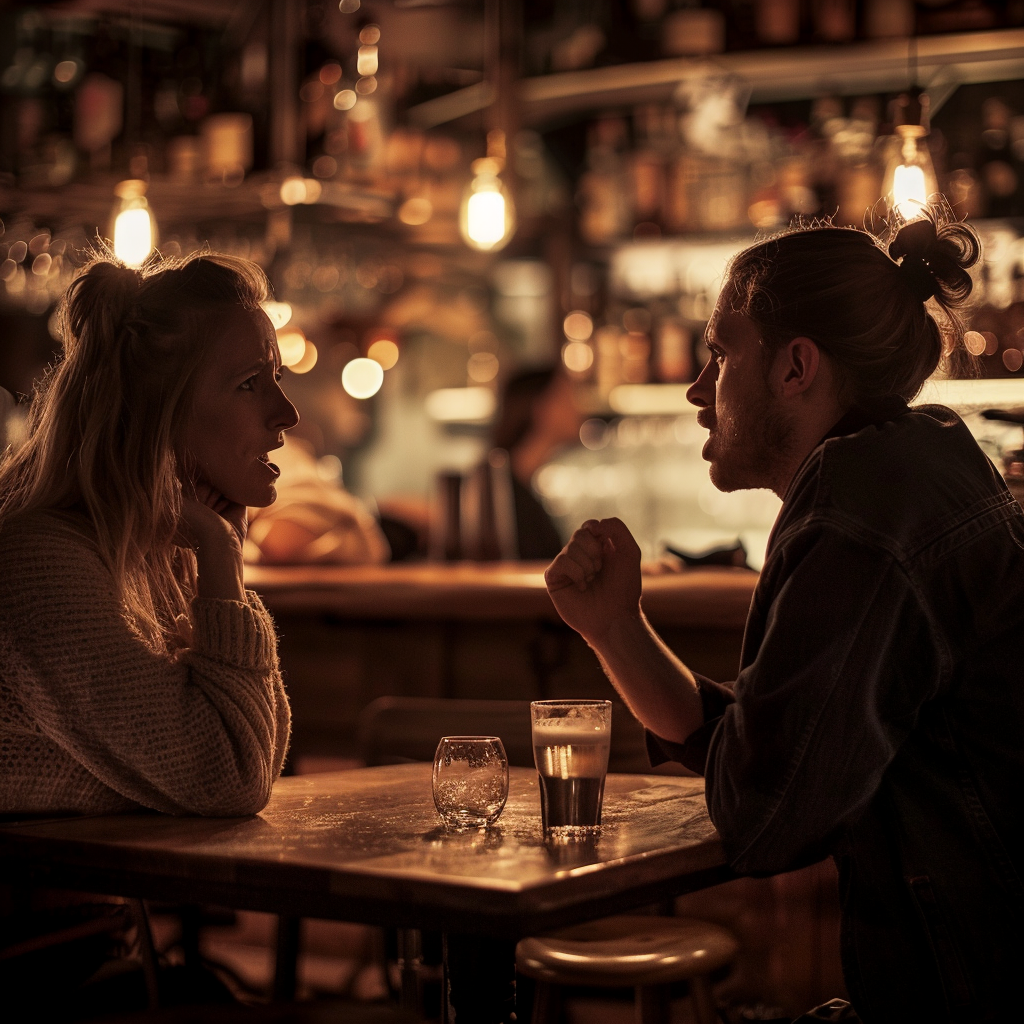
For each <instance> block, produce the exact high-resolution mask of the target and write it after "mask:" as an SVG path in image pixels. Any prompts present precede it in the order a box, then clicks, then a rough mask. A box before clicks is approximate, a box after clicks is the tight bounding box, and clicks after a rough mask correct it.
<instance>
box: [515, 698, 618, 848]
mask: <svg viewBox="0 0 1024 1024" xmlns="http://www.w3.org/2000/svg"><path fill="white" fill-rule="evenodd" d="M530 714H531V718H532V726H533V759H534V762H535V763H536V765H537V773H538V774H539V776H540V806H541V817H542V819H543V822H544V831H545V832H554V833H563V834H566V833H568V834H571V833H574V832H579V833H586V832H588V831H593V830H594V829H596V828H597V827H598V826H599V825H600V824H601V798H602V797H603V795H604V777H605V774H606V773H607V771H608V748H609V745H610V743H611V736H612V703H611V701H609V700H535V701H533V702H532V703H531V704H530Z"/></svg>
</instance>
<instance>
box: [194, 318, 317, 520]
mask: <svg viewBox="0 0 1024 1024" xmlns="http://www.w3.org/2000/svg"><path fill="white" fill-rule="evenodd" d="M214 337H215V340H214V342H213V344H212V346H211V347H210V350H209V352H208V353H207V354H206V358H205V359H204V361H203V363H202V365H201V366H200V367H199V370H198V372H197V378H196V387H195V395H194V404H193V408H192V415H191V419H190V420H189V423H188V425H187V427H186V429H185V436H184V446H185V450H186V452H187V453H188V455H189V456H190V459H189V461H190V462H191V463H192V464H193V465H194V466H195V467H196V470H195V472H196V475H197V476H198V478H199V480H200V481H205V482H206V483H208V484H210V485H211V486H212V487H213V488H214V489H215V490H217V491H219V492H220V493H221V494H222V495H223V496H224V497H225V498H227V499H228V501H233V502H236V503H237V504H239V505H248V506H251V507H257V508H262V507H264V506H266V505H269V504H271V503H272V502H273V501H274V499H275V498H276V497H277V490H276V488H275V486H274V484H275V482H276V480H277V477H278V471H277V467H276V466H275V465H274V464H273V463H272V462H271V461H270V460H269V459H268V458H267V454H268V452H271V451H273V450H274V449H275V448H280V447H281V445H282V444H283V443H284V438H283V436H282V434H283V432H284V431H285V430H287V429H288V428H289V427H294V426H295V424H296V423H298V421H299V414H298V413H297V412H296V411H295V406H294V405H292V403H291V402H289V401H288V399H287V397H285V393H284V392H283V391H282V390H281V384H280V376H281V355H280V353H279V352H278V348H277V336H276V335H275V333H274V328H273V325H272V324H271V323H270V320H269V318H268V317H267V315H266V314H265V313H264V312H263V311H262V310H254V311H252V310H245V309H238V310H235V311H232V312H230V313H229V314H228V315H227V316H225V317H224V318H223V319H222V320H221V329H220V330H219V331H218V332H217V333H216V334H215V336H214Z"/></svg>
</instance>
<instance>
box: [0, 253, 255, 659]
mask: <svg viewBox="0 0 1024 1024" xmlns="http://www.w3.org/2000/svg"><path fill="white" fill-rule="evenodd" d="M266 296H267V279H266V276H265V275H264V273H263V271H262V270H261V269H260V268H259V267H258V266H256V265H255V264H253V263H250V262H248V261H247V260H242V259H237V258H235V257H231V256H222V255H217V254H211V253H200V254H194V255H192V256H189V257H186V258H182V259H160V258H159V257H158V258H156V259H154V260H151V261H150V262H148V263H147V264H146V265H145V267H144V268H142V269H139V270H136V269H133V268H131V267H128V266H125V265H124V264H123V263H122V262H120V261H119V260H117V259H116V258H114V257H113V256H112V255H111V254H110V253H108V252H105V251H103V252H100V253H98V254H97V255H96V256H95V258H94V259H93V260H92V261H91V262H90V263H89V264H88V265H87V266H86V267H85V268H84V270H83V271H82V273H81V274H80V276H79V277H78V278H76V280H75V281H74V282H73V283H72V284H71V286H70V287H69V288H68V290H67V291H66V292H65V294H64V296H63V297H62V299H61V301H60V305H59V307H58V310H57V322H58V324H59V326H60V336H61V341H62V343H63V349H64V351H63V356H62V358H60V359H59V360H57V361H56V362H55V363H54V364H53V365H52V366H51V367H50V368H49V369H48V371H47V372H46V374H45V375H44V377H43V378H42V380H41V381H39V382H38V383H37V385H36V387H35V391H34V394H33V397H32V404H31V408H30V410H29V417H28V438H27V440H26V442H25V444H24V445H23V446H22V447H21V448H20V449H18V450H17V451H16V452H8V453H7V455H6V456H4V455H3V453H0V527H2V525H3V523H4V522H5V521H7V520H9V519H11V518H12V517H14V516H16V515H19V514H21V513H25V512H31V511H38V510H50V511H56V512H76V513H79V514H84V515H85V516H86V517H87V518H88V520H89V521H90V523H91V526H92V530H93V533H94V537H95V542H96V544H97V550H98V552H99V554H100V557H101V558H102V559H103V561H104V563H105V564H106V565H107V567H108V568H109V569H110V572H111V575H112V576H113V580H114V585H115V587H117V589H118V596H119V597H120V598H121V600H122V601H123V603H124V606H125V608H126V610H127V613H128V616H129V619H130V621H131V623H132V625H133V627H134V628H135V629H136V630H137V631H138V633H139V634H140V636H142V637H143V638H144V639H145V640H146V641H147V642H148V643H150V644H151V645H152V646H153V647H154V649H157V650H168V649H170V648H173V647H176V646H180V645H181V644H182V643H183V642H185V641H187V637H185V636H183V635H182V630H183V629H184V630H185V631H187V622H188V611H189V607H190V604H191V597H192V594H191V591H193V590H194V586H195V561H194V558H193V557H192V556H191V554H189V553H187V552H184V551H182V550H181V549H180V548H177V547H176V546H175V544H174V538H175V534H176V532H177V527H178V519H179V515H180V510H181V501H182V487H181V478H182V476H183V472H182V464H181V463H182V457H183V456H184V455H185V454H186V453H185V452H184V451H183V448H182V441H183V432H184V429H185V427H186V426H187V424H188V421H189V417H190V415H191V412H192V402H193V395H194V391H195V382H196V377H197V371H198V369H199V367H200V365H201V364H202V362H203V359H204V357H205V355H206V353H207V352H208V351H209V349H210V347H211V345H212V343H213V341H214V339H215V338H216V336H217V334H218V332H220V331H222V330H224V329H225V327H226V326H227V325H228V323H229V322H230V320H231V317H232V316H233V315H237V314H238V313H239V312H242V311H248V312H250V313H259V315H262V313H261V312H260V309H259V304H260V302H261V301H262V300H263V299H265V298H266Z"/></svg>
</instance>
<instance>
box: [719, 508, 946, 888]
mask: <svg viewBox="0 0 1024 1024" xmlns="http://www.w3.org/2000/svg"><path fill="white" fill-rule="evenodd" d="M766 570H767V572H766V573H765V574H763V578H762V584H763V585H764V587H765V595H766V596H765V608H766V613H765V614H764V617H763V630H764V632H763V637H762V640H761V643H760V645H759V646H758V648H757V654H756V656H755V657H754V659H753V661H752V662H751V663H750V664H748V665H746V666H745V667H744V668H743V669H742V671H741V672H740V675H739V677H738V678H737V680H736V684H735V695H736V700H735V703H733V704H731V705H729V706H726V707H724V708H723V709H722V712H721V718H720V720H719V721H718V722H717V724H716V725H715V726H714V729H713V734H712V736H711V737H710V743H709V748H708V754H707V766H706V778H707V789H706V794H707V801H708V810H709V812H710V815H711V819H712V821H714V823H715V826H716V827H717V829H718V831H719V834H720V835H721V837H722V841H723V844H724V846H725V850H726V853H727V855H728V857H729V860H730V863H731V864H732V866H733V867H734V868H736V869H737V870H738V871H741V872H744V873H748V874H772V873H776V872H780V871H788V870H792V869H794V868H796V867H800V866H802V865H804V864H809V863H813V862H815V861H817V860H820V859H822V858H823V857H824V856H826V855H827V854H828V853H829V852H831V849H832V848H833V846H834V844H835V841H836V840H837V838H838V837H839V836H840V835H841V834H842V832H843V830H844V829H845V827H846V826H847V825H849V824H851V823H853V822H854V821H856V819H857V818H858V816H859V815H860V814H861V813H862V812H863V811H864V810H865V808H866V807H867V805H868V803H869V802H870V801H871V799H872V797H873V796H874V794H875V792H876V790H877V789H878V786H879V784H880V782H881V779H882V776H883V774H884V772H885V770H886V768H887V767H888V765H889V764H890V762H891V761H892V760H893V758H894V757H895V756H896V753H897V751H898V749H899V747H900V744H901V743H902V741H903V740H904V739H905V737H906V736H907V734H908V733H909V731H910V729H911V728H912V726H913V723H914V721H915V719H916V717H917V714H918V711H919V709H920V707H921V705H922V704H923V703H924V702H925V701H926V700H928V699H929V698H930V697H932V696H934V695H935V693H936V692H937V690H938V687H939V680H940V677H941V674H942V673H941V662H942V660H943V659H942V656H941V653H940V645H939V644H938V643H937V642H936V641H935V638H934V636H933V630H932V626H931V622H930V620H929V617H928V616H927V614H926V613H925V611H924V610H923V608H922V607H921V605H920V603H919V600H918V597H917V593H916V591H915V588H914V587H913V585H912V582H911V581H910V580H909V579H908V577H907V576H906V574H905V572H904V571H903V569H902V567H901V566H900V565H899V564H898V562H897V561H896V560H895V559H894V558H893V557H892V556H891V555H890V554H889V553H888V552H886V551H884V550H880V549H879V548H878V547H876V546H873V545H869V544H867V543H865V542H862V541H860V540H858V539H856V538H853V537H851V536H847V535H846V534H845V533H844V532H843V531H841V530H840V529H839V528H837V527H835V526H825V525H822V524H815V525H813V526H810V527H805V528H803V529H802V530H801V531H800V532H799V533H798V534H796V535H794V536H792V537H791V538H789V539H788V540H785V539H784V540H783V541H782V542H781V543H780V545H779V548H777V550H776V551H775V552H773V556H772V558H771V560H770V562H769V564H768V565H766Z"/></svg>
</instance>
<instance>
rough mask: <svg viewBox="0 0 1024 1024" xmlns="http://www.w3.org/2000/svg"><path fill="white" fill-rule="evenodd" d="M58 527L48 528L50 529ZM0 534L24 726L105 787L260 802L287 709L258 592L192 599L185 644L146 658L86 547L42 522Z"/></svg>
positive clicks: (248, 808) (163, 801) (180, 801)
mask: <svg viewBox="0 0 1024 1024" xmlns="http://www.w3.org/2000/svg"><path fill="white" fill-rule="evenodd" d="M55 524H56V525H55ZM12 533H13V535H10V534H8V532H7V530H5V533H4V536H3V538H2V542H0V579H2V580H3V581H4V585H3V587H2V588H0V629H2V630H3V631H4V634H5V639H6V641H7V643H8V644H9V645H10V646H11V647H13V649H14V651H15V652H16V653H17V656H18V659H19V661H20V662H21V664H22V665H23V666H24V667H25V669H26V671H22V672H21V673H19V686H18V689H19V693H18V700H19V702H20V704H21V705H22V707H23V708H24V710H25V713H26V715H27V716H28V717H29V719H30V720H31V721H32V722H33V724H34V726H35V727H37V728H38V729H39V730H40V731H41V732H43V733H44V734H45V735H46V736H47V737H49V739H50V740H51V741H52V742H53V743H55V744H56V745H57V746H59V747H60V748H61V749H62V750H63V751H64V752H65V753H66V754H68V755H69V756H70V757H71V758H73V759H74V760H75V761H77V762H78V763H79V764H81V765H82V766H83V767H84V768H85V769H86V770H88V771H89V772H90V773H91V774H92V775H94V776H95V777H96V778H97V779H99V780H100V781H101V782H102V783H104V784H105V785H106V786H108V787H110V789H112V790H114V791H116V792H117V793H119V794H121V795H122V796H124V797H126V798H128V799H130V800H133V801H135V802H136V803H138V804H141V805H143V806H145V807H150V808H153V809H155V810H159V811H164V812H168V813H174V814H203V815H212V816H233V815H244V814H253V813H256V812H258V811H259V810H261V809H262V808H263V807H264V806H265V805H266V803H267V801H268V800H269V798H270V791H271V787H272V785H273V783H274V780H275V779H276V778H277V775H278V774H279V773H280V770H281V765H282V762H283V760H284V755H285V752H286V749H287V743H288V730H289V722H290V719H289V710H288V701H287V697H286V695H285V693H284V688H283V684H282V680H281V673H280V670H279V668H278V663H277V650H276V637H275V634H274V626H273V622H272V620H271V618H270V615H269V614H268V613H267V611H266V609H265V608H264V607H263V604H262V603H261V602H260V600H259V598H258V597H256V595H255V594H252V593H246V600H245V602H244V603H243V602H238V601H222V600H196V601H195V603H194V605H193V609H192V618H193V646H192V648H191V649H190V650H188V651H186V652H185V653H184V654H183V655H181V656H179V657H178V658H177V659H171V658H168V657H166V656H162V655H159V654H156V653H154V652H153V651H152V650H151V649H150V648H149V647H148V646H147V645H146V644H145V643H144V642H143V641H142V640H141V639H140V638H139V637H138V635H137V634H136V633H135V632H133V630H132V629H131V628H130V627H129V625H128V623H127V621H126V620H125V617H124V615H123V612H122V609H121V607H120V605H119V602H118V600H117V598H116V597H115V594H114V587H113V581H112V580H111V578H110V574H109V572H108V571H107V569H106V567H105V566H104V565H103V563H102V561H101V560H100V558H99V555H98V554H97V552H96V551H95V550H94V549H93V548H92V547H91V546H90V545H89V544H88V542H87V541H86V540H84V539H83V538H82V537H81V536H79V535H78V534H77V533H76V532H75V531H74V530H73V529H72V528H71V527H69V526H64V525H62V524H60V522H59V521H58V520H55V519H53V518H52V517H46V523H45V528H43V526H42V525H41V524H40V521H39V519H37V520H36V521H35V522H34V523H33V524H32V526H31V527H29V528H19V529H16V530H14V531H12Z"/></svg>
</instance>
